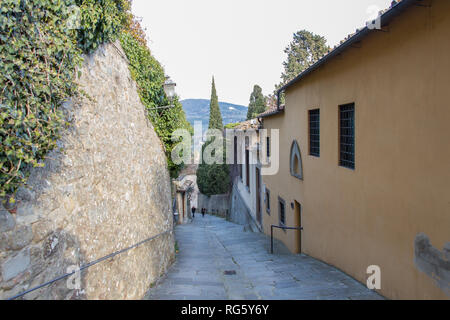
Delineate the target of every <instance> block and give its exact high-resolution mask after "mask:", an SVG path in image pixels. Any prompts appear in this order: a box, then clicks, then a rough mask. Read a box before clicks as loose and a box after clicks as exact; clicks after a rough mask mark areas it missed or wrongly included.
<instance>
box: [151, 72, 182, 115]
mask: <svg viewBox="0 0 450 320" xmlns="http://www.w3.org/2000/svg"><path fill="white" fill-rule="evenodd" d="M176 86H177V84H176V83H175V82H173V81H172V80H171V79H170V77H166V81H164V93H165V94H166V96H167V98H169V101H170V105H168V106H164V107H156V108H150V110H157V109H170V108H173V107H174V105H173V104H172V101H173V98H174V97H175V95H176V93H175V87H176Z"/></svg>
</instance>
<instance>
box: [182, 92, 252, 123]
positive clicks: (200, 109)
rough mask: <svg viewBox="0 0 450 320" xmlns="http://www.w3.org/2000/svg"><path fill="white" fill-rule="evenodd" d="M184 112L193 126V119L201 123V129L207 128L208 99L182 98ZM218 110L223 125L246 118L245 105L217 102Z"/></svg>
mask: <svg viewBox="0 0 450 320" xmlns="http://www.w3.org/2000/svg"><path fill="white" fill-rule="evenodd" d="M181 104H182V105H183V109H184V112H185V113H186V118H187V120H188V121H189V122H190V123H191V125H192V127H194V122H195V121H201V122H202V123H203V130H204V131H206V130H207V129H208V124H209V100H207V99H186V100H182V101H181ZM219 107H220V111H221V112H222V120H223V125H226V124H229V123H234V122H241V121H245V120H246V119H247V110H248V108H247V107H246V106H241V105H237V104H231V103H226V102H219Z"/></svg>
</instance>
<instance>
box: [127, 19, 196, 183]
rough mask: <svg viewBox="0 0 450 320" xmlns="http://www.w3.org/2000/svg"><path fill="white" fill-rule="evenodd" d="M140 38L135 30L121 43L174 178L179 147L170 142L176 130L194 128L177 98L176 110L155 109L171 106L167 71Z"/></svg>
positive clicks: (179, 167) (177, 166) (178, 168)
mask: <svg viewBox="0 0 450 320" xmlns="http://www.w3.org/2000/svg"><path fill="white" fill-rule="evenodd" d="M138 28H139V27H138ZM137 34H139V32H136V30H131V31H127V32H123V33H122V35H121V37H120V41H121V44H122V48H123V49H124V51H125V53H126V55H127V58H128V60H129V61H130V72H131V75H132V77H133V79H134V80H135V81H136V83H137V85H138V92H139V96H140V98H141V101H142V103H143V104H144V105H145V106H146V108H147V112H148V116H149V119H150V121H151V122H152V123H153V126H154V128H155V131H156V133H157V134H158V136H159V138H160V139H161V141H162V142H163V144H164V147H165V149H166V156H167V161H168V166H169V171H170V173H171V176H172V177H176V176H177V175H178V172H179V170H180V169H181V166H180V165H175V164H174V163H173V162H172V159H171V153H172V150H173V148H174V147H175V144H176V143H175V142H173V141H172V140H171V137H172V133H173V132H174V131H175V130H176V129H183V128H184V129H187V130H190V131H191V132H192V128H191V125H190V124H189V122H188V121H187V120H186V116H185V114H184V111H183V107H182V105H181V103H180V102H179V101H178V98H175V99H174V100H173V101H172V105H173V108H169V109H155V108H157V107H161V106H167V105H168V104H169V101H168V100H167V97H166V96H165V94H164V81H165V74H164V69H163V68H162V66H161V64H160V63H159V62H158V61H157V60H156V59H155V58H154V57H153V56H152V54H151V52H150V50H149V49H148V47H147V46H146V45H145V42H143V41H141V40H140V38H139V37H138V36H136V35H137Z"/></svg>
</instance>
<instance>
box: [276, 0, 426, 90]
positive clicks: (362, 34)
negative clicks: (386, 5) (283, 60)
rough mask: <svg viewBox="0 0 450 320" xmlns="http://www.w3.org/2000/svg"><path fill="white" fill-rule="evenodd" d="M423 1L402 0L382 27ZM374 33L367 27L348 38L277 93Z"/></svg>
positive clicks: (383, 22) (386, 17) (389, 12)
mask: <svg viewBox="0 0 450 320" xmlns="http://www.w3.org/2000/svg"><path fill="white" fill-rule="evenodd" d="M420 1H422V0H402V1H401V2H398V3H397V4H395V5H394V6H393V7H392V8H390V9H389V10H388V11H386V12H385V13H384V14H382V15H381V26H382V27H384V26H386V25H387V24H389V22H391V20H392V19H393V18H394V17H395V16H397V15H398V14H399V13H400V11H401V10H404V9H406V8H407V7H409V6H410V5H412V4H413V3H415V2H420ZM372 31H376V30H370V29H369V28H368V27H367V26H366V27H364V28H363V29H361V30H359V31H358V32H357V33H355V34H354V35H353V36H351V37H350V38H348V39H347V40H346V41H344V42H343V43H342V44H340V45H339V46H337V47H336V48H335V49H334V50H332V51H331V52H330V53H328V54H326V55H325V56H323V57H322V58H321V59H319V60H318V61H317V62H316V63H314V64H313V65H312V66H310V67H309V68H308V69H306V70H305V71H303V72H302V73H300V74H299V75H298V76H297V77H295V78H294V79H292V80H291V81H289V82H288V83H287V84H285V85H284V86H283V87H281V88H280V89H279V90H278V91H277V93H280V92H283V91H285V90H286V89H287V88H289V87H290V86H292V85H294V84H295V83H297V82H298V81H300V80H301V79H303V78H304V77H305V76H307V75H308V74H310V73H312V72H313V71H315V70H317V69H318V68H319V67H321V66H322V65H323V64H325V63H326V62H328V61H329V60H330V59H332V58H334V57H335V56H337V55H339V54H341V53H342V52H343V51H344V50H346V49H347V48H348V47H350V46H351V45H353V44H355V43H357V42H359V41H361V39H362V38H364V37H365V36H366V35H368V34H369V33H371V32H372Z"/></svg>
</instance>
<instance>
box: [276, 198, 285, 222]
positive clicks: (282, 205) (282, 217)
mask: <svg viewBox="0 0 450 320" xmlns="http://www.w3.org/2000/svg"><path fill="white" fill-rule="evenodd" d="M278 210H279V214H280V216H279V219H280V221H279V222H280V225H283V226H284V225H286V203H285V202H284V200H283V199H282V198H280V197H279V198H278Z"/></svg>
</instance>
